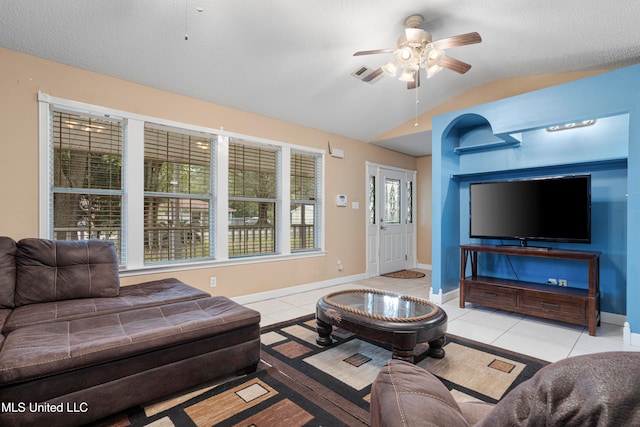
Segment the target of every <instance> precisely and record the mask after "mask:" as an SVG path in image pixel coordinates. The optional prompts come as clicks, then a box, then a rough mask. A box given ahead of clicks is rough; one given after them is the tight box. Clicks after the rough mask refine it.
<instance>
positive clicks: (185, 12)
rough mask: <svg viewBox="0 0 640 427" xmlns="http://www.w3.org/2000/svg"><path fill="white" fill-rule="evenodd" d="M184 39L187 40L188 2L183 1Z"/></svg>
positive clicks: (186, 0)
mask: <svg viewBox="0 0 640 427" xmlns="http://www.w3.org/2000/svg"><path fill="white" fill-rule="evenodd" d="M184 39H185V40H189V0H184Z"/></svg>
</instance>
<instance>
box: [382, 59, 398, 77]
mask: <svg viewBox="0 0 640 427" xmlns="http://www.w3.org/2000/svg"><path fill="white" fill-rule="evenodd" d="M381 68H382V71H383V72H384V73H385V74H386V75H387V76H390V77H395V76H396V73H397V72H398V64H397V63H396V62H394V61H391V62H387V63H386V64H384V65H383V66H382V67H381Z"/></svg>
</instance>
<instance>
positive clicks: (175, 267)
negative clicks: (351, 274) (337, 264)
mask: <svg viewBox="0 0 640 427" xmlns="http://www.w3.org/2000/svg"><path fill="white" fill-rule="evenodd" d="M326 254H327V253H326V252H325V251H308V252H298V253H295V254H288V255H279V254H278V255H261V256H250V257H239V258H231V259H227V260H219V261H217V260H206V261H190V262H185V263H176V264H163V265H148V266H144V267H140V268H136V269H124V268H121V269H120V277H132V276H141V275H145V274H154V273H168V272H173V271H185V270H198V269H204V268H215V267H228V266H236V265H247V264H259V263H263V262H275V261H291V260H299V259H305V258H316V257H321V256H326Z"/></svg>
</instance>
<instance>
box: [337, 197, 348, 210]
mask: <svg viewBox="0 0 640 427" xmlns="http://www.w3.org/2000/svg"><path fill="white" fill-rule="evenodd" d="M336 206H340V207H341V208H345V207H347V195H346V194H338V195H337V196H336Z"/></svg>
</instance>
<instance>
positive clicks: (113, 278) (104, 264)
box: [15, 238, 120, 307]
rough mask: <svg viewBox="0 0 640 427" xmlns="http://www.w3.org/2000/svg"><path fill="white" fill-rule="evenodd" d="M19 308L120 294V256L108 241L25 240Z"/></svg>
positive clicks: (20, 252) (19, 254)
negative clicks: (41, 303) (40, 303)
mask: <svg viewBox="0 0 640 427" xmlns="http://www.w3.org/2000/svg"><path fill="white" fill-rule="evenodd" d="M16 269H17V270H16V289H15V305H16V307H19V306H22V305H26V304H33V303H39V302H47V301H60V300H66V299H73V298H90V297H113V296H116V295H118V291H119V287H120V277H119V275H118V256H117V254H116V251H115V249H114V245H113V242H111V241H107V240H73V241H71V240H69V241H64V240H46V239H34V238H29V239H22V240H20V241H19V242H18V245H17V251H16Z"/></svg>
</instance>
